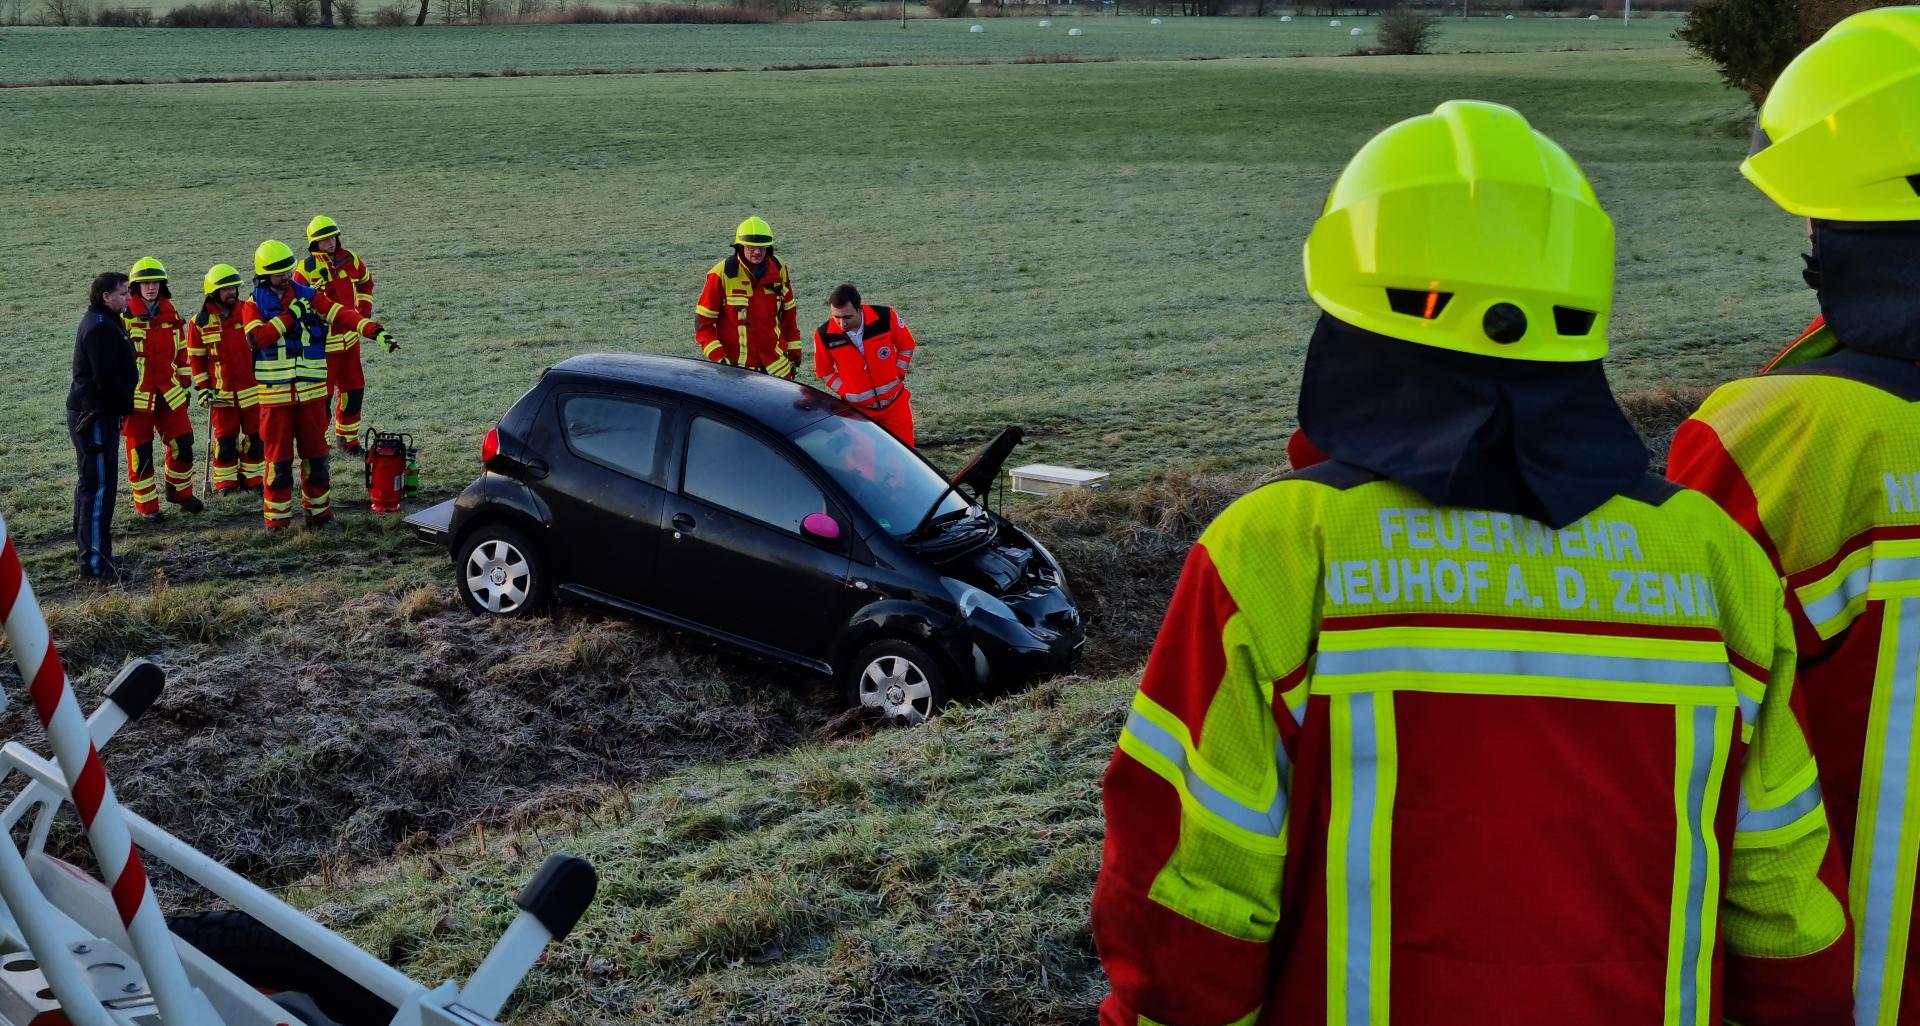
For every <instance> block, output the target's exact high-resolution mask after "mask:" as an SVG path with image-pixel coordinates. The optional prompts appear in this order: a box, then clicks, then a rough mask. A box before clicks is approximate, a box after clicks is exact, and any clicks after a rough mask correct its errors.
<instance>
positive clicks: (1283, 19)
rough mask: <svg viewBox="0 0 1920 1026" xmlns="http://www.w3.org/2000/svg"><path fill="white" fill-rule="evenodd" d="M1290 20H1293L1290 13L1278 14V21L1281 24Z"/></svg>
mask: <svg viewBox="0 0 1920 1026" xmlns="http://www.w3.org/2000/svg"><path fill="white" fill-rule="evenodd" d="M1292 20H1293V15H1291V14H1283V15H1281V16H1280V23H1281V24H1283V25H1284V24H1286V23H1287V22H1290V21H1292Z"/></svg>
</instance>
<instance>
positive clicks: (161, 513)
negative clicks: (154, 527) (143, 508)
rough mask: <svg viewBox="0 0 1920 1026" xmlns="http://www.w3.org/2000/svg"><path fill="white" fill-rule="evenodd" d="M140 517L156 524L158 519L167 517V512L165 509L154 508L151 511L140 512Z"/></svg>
mask: <svg viewBox="0 0 1920 1026" xmlns="http://www.w3.org/2000/svg"><path fill="white" fill-rule="evenodd" d="M140 519H142V520H144V521H146V522H147V523H149V524H157V523H159V522H160V521H162V520H165V519H167V513H166V511H165V510H160V509H156V510H154V511H153V512H151V513H142V514H140Z"/></svg>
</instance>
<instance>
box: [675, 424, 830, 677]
mask: <svg viewBox="0 0 1920 1026" xmlns="http://www.w3.org/2000/svg"><path fill="white" fill-rule="evenodd" d="M685 438H686V447H685V450H686V451H685V460H684V462H683V464H682V471H681V478H680V488H679V491H678V492H677V493H676V494H673V495H670V496H668V498H667V513H666V533H665V535H664V537H663V538H662V541H661V557H660V580H661V582H662V585H663V587H664V593H663V594H662V595H661V596H660V608H661V609H662V610H664V611H666V612H670V613H673V614H674V615H676V616H680V617H683V618H685V619H686V620H689V621H691V622H693V623H695V624H698V625H700V626H703V627H706V628H708V629H710V630H714V631H718V632H722V633H725V634H729V635H732V636H734V637H735V638H738V639H741V640H742V641H744V642H746V643H747V644H748V645H749V647H757V648H762V649H772V650H775V652H777V653H778V654H782V655H785V656H787V657H790V658H796V659H798V660H800V661H803V662H807V663H810V664H813V665H815V666H816V667H819V668H825V667H826V665H827V663H828V656H829V653H830V652H831V650H832V647H833V642H834V639H835V638H836V637H837V636H838V635H839V632H840V630H841V629H842V628H843V627H844V626H845V625H846V619H847V617H848V616H849V615H850V614H851V613H852V604H853V602H854V601H855V596H856V594H857V593H856V592H855V591H854V590H853V589H852V588H850V587H849V586H848V584H847V564H848V557H847V548H846V546H845V544H843V543H821V542H818V541H815V540H813V539H809V538H807V537H804V536H802V535H801V533H800V521H801V520H802V519H804V518H805V517H806V516H807V514H809V513H821V512H825V513H827V514H829V515H831V516H833V517H834V518H835V519H836V520H838V521H839V522H840V525H841V528H842V539H845V538H846V537H848V532H847V528H848V526H849V522H848V520H847V517H846V514H845V511H843V510H839V509H835V508H833V506H832V504H831V503H829V501H828V500H827V498H826V496H825V493H824V491H823V490H822V489H821V487H820V485H819V484H818V483H817V482H816V481H815V480H814V478H813V477H812V476H811V475H810V474H808V473H807V472H806V471H804V470H802V469H801V467H800V466H799V465H798V464H797V463H795V462H794V461H793V460H791V459H789V458H788V457H787V456H785V455H783V454H782V453H780V452H778V451H776V450H775V449H774V448H773V447H772V446H771V445H769V444H768V443H767V442H766V441H764V440H762V439H761V438H758V437H756V436H755V435H753V434H751V433H749V432H747V431H746V430H743V429H742V428H740V427H738V426H735V425H733V424H730V423H727V422H725V421H722V420H718V419H716V418H713V417H708V416H702V415H698V414H695V415H693V416H690V417H689V418H688V425H687V429H686V435H685Z"/></svg>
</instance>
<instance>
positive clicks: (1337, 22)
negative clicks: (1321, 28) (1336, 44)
mask: <svg viewBox="0 0 1920 1026" xmlns="http://www.w3.org/2000/svg"><path fill="white" fill-rule="evenodd" d="M1327 27H1328V28H1339V27H1340V19H1339V18H1335V19H1333V20H1332V21H1330V22H1327Z"/></svg>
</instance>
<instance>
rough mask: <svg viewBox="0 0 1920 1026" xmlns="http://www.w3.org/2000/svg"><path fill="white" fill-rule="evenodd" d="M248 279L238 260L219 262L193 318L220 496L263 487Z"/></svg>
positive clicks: (193, 350) (193, 357)
mask: <svg viewBox="0 0 1920 1026" xmlns="http://www.w3.org/2000/svg"><path fill="white" fill-rule="evenodd" d="M243 284H245V281H244V280H243V279H242V278H241V277H240V271H239V269H238V268H236V267H234V266H233V265H232V264H215V265H213V267H212V268H211V269H209V270H208V271H207V276H206V278H205V280H203V281H202V282H201V286H202V292H203V293H204V294H205V296H206V298H205V299H204V300H203V301H202V302H201V304H200V312H199V313H197V314H195V315H194V317H193V320H192V321H189V322H188V323H187V362H188V363H189V365H191V366H192V368H193V386H194V388H195V389H197V390H198V391H199V393H200V405H202V406H205V407H207V408H208V419H209V420H210V421H211V425H210V428H211V431H212V433H213V494H215V495H231V494H233V493H235V492H248V491H259V490H260V487H261V485H262V483H263V469H264V460H265V453H264V449H263V447H262V445H261V442H260V406H259V403H260V388H259V386H258V385H257V384H255V382H254V379H253V347H252V346H250V345H248V344H247V332H246V321H245V320H244V319H243V318H242V315H241V311H240V286H242V285H243Z"/></svg>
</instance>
